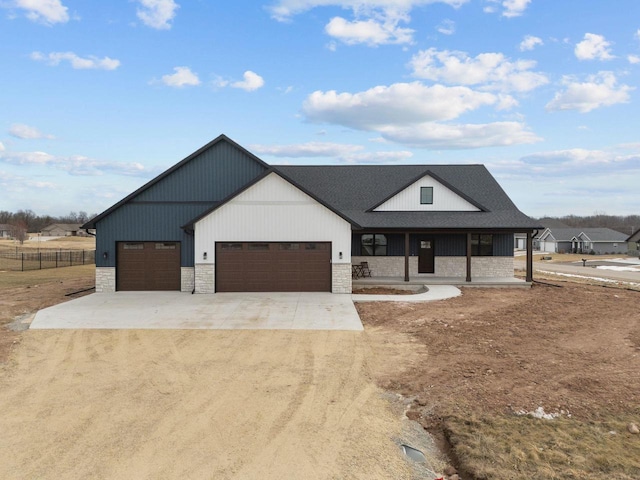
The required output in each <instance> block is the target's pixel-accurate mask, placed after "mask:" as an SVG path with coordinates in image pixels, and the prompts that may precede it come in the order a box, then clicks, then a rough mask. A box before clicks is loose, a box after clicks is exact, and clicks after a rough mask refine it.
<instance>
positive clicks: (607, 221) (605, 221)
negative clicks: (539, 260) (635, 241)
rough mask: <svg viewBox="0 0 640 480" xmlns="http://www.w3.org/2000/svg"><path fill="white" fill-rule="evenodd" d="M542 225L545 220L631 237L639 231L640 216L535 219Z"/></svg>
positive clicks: (570, 216)
mask: <svg viewBox="0 0 640 480" xmlns="http://www.w3.org/2000/svg"><path fill="white" fill-rule="evenodd" d="M537 220H538V221H539V222H540V223H542V225H545V220H554V221H556V222H561V223H563V224H565V225H566V226H568V227H573V228H610V229H611V230H616V231H618V232H620V233H624V234H626V235H631V234H632V233H634V232H637V231H638V230H639V229H640V215H607V214H606V213H594V214H593V215H586V216H580V215H565V216H564V217H551V216H545V217H541V218H538V219H537Z"/></svg>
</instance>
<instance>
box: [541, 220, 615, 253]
mask: <svg viewBox="0 0 640 480" xmlns="http://www.w3.org/2000/svg"><path fill="white" fill-rule="evenodd" d="M540 250H542V251H544V252H553V253H591V252H592V251H593V252H594V253H596V254H604V253H626V252H627V236H626V235H625V234H624V233H620V232H617V231H616V230H611V229H610V228H571V227H568V228H546V229H545V230H544V232H542V234H541V235H540Z"/></svg>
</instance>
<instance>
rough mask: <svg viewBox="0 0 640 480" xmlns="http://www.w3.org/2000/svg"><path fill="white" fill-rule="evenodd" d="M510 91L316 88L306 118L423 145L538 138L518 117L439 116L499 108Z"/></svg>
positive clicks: (413, 86) (436, 87)
mask: <svg viewBox="0 0 640 480" xmlns="http://www.w3.org/2000/svg"><path fill="white" fill-rule="evenodd" d="M508 98H509V97H505V96H499V95H494V94H492V93H487V92H478V91H474V90H472V89H470V88H468V87H461V86H457V87H445V86H442V85H434V86H425V85H423V84H422V83H420V82H413V83H396V84H393V85H390V86H378V87H374V88H371V89H369V90H366V91H364V92H358V93H355V94H352V93H337V92H336V91H328V92H321V91H316V92H314V93H312V94H311V95H309V96H308V97H307V99H306V100H305V102H304V104H303V113H304V114H305V116H306V118H307V120H309V121H311V122H318V123H332V124H338V125H343V126H346V127H350V128H354V129H357V130H364V131H373V132H377V133H379V134H380V135H381V136H382V137H383V138H384V139H386V140H390V141H393V142H398V143H402V144H405V145H412V146H418V147H426V148H478V147H485V146H501V145H514V144H520V143H532V142H535V141H538V140H539V138H538V137H536V136H535V135H534V134H533V133H531V132H529V131H528V130H527V129H526V128H525V126H524V124H522V123H519V122H496V123H490V124H477V125H475V124H462V125H451V124H443V123H440V122H445V121H450V120H453V119H455V118H457V117H459V116H460V115H462V114H464V113H467V112H470V111H473V110H476V109H478V108H481V107H484V106H494V107H496V108H503V107H504V106H505V102H506V103H509V100H508Z"/></svg>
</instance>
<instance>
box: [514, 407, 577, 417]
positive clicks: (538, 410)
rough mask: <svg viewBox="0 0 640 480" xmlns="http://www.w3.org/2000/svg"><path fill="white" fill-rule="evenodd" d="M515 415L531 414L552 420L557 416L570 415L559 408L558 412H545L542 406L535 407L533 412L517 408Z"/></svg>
mask: <svg viewBox="0 0 640 480" xmlns="http://www.w3.org/2000/svg"><path fill="white" fill-rule="evenodd" d="M515 413H516V415H520V416H523V415H528V416H531V417H533V418H540V419H543V420H553V419H554V418H558V417H560V416H562V415H567V417H571V414H570V413H568V412H565V411H564V410H560V412H559V413H558V412H554V413H545V411H544V408H543V407H538V408H536V409H535V410H534V411H533V412H525V411H524V410H519V411H517V412H515Z"/></svg>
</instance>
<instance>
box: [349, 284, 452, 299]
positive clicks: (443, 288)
mask: <svg viewBox="0 0 640 480" xmlns="http://www.w3.org/2000/svg"><path fill="white" fill-rule="evenodd" d="M427 288H428V291H426V292H423V293H416V294H412V295H366V294H358V295H351V298H352V299H353V301H354V302H410V303H412V302H433V301H435V300H446V299H447V298H453V297H457V296H458V295H460V294H461V292H460V289H459V288H456V287H454V286H452V285H429V286H428V287H427Z"/></svg>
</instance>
